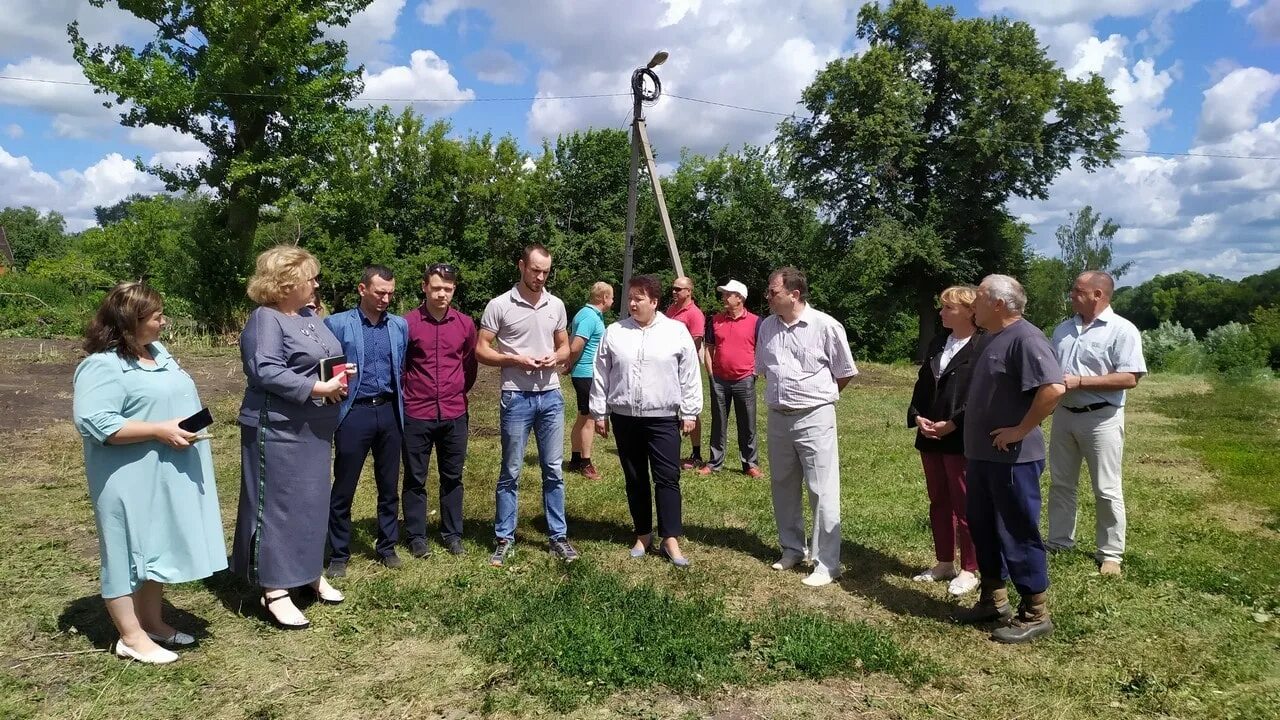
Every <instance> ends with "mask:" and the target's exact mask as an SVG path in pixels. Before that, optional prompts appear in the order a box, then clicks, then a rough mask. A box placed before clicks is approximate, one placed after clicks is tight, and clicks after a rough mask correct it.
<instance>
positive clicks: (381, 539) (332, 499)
mask: <svg viewBox="0 0 1280 720" xmlns="http://www.w3.org/2000/svg"><path fill="white" fill-rule="evenodd" d="M397 412H398V411H397V409H396V403H395V402H388V403H383V404H382V405H378V406H377V407H374V406H372V405H356V404H353V405H352V406H351V410H350V411H349V412H347V416H346V417H345V418H343V420H342V425H341V426H339V427H338V431H337V432H336V433H334V436H333V449H334V456H333V488H332V489H331V490H330V492H329V548H330V549H331V552H332V554H331V555H330V559H332V560H346V559H348V558H350V557H351V501H352V500H353V499H354V498H355V496H356V484H357V483H358V482H359V481H360V472H361V471H362V470H363V469H364V460H365V458H366V457H368V455H369V452H370V451H373V479H374V482H375V483H376V484H377V487H378V544H377V545H376V546H375V548H374V549H375V551H376V552H377V553H378V555H379V556H385V555H390V554H391V553H393V552H395V547H396V541H397V540H399V539H400V527H399V524H398V520H397V516H398V515H399V509H400V507H399V506H400V495H399V488H398V487H397V485H396V481H397V480H398V479H399V476H400V447H401V443H402V439H403V438H402V436H401V433H400V419H399V418H398V417H397Z"/></svg>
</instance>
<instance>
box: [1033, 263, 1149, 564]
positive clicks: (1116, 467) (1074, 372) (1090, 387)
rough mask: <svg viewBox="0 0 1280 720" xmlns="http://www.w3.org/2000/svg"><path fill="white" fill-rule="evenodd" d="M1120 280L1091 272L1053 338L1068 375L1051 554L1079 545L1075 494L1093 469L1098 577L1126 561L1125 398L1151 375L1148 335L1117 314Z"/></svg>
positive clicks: (1055, 444)
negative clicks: (1114, 298)
mask: <svg viewBox="0 0 1280 720" xmlns="http://www.w3.org/2000/svg"><path fill="white" fill-rule="evenodd" d="M1114 291H1115V281H1114V280H1113V279H1112V278H1111V275H1109V274H1107V273H1105V272H1101V271H1097V270H1090V271H1089V272H1086V273H1082V274H1081V275H1080V277H1078V278H1076V282H1075V284H1074V285H1073V286H1072V287H1071V309H1072V310H1074V311H1075V315H1073V316H1072V317H1069V318H1067V319H1066V320H1064V321H1063V322H1062V324H1061V325H1058V327H1057V328H1056V329H1055V330H1054V331H1053V348H1054V350H1055V351H1056V352H1057V354H1058V363H1059V364H1061V365H1062V369H1063V370H1064V371H1065V372H1066V384H1067V394H1066V395H1064V396H1063V397H1062V402H1061V403H1060V404H1059V405H1058V409H1057V410H1056V411H1054V413H1053V434H1052V435H1050V437H1049V477H1050V479H1051V480H1050V484H1049V541H1048V542H1047V543H1046V544H1047V545H1048V547H1049V549H1050V550H1060V549H1065V548H1070V547H1074V546H1075V544H1076V492H1077V489H1078V488H1079V485H1080V461H1081V460H1084V461H1085V462H1086V463H1087V464H1088V465H1089V477H1090V478H1092V479H1093V495H1094V498H1095V499H1096V500H1097V504H1096V507H1097V526H1096V527H1097V543H1098V552H1097V555H1096V557H1095V560H1096V561H1097V563H1098V572H1100V573H1101V574H1103V575H1119V574H1120V560H1121V558H1122V557H1123V556H1124V533H1125V511H1124V492H1123V490H1122V488H1121V484H1120V464H1121V461H1122V460H1123V459H1124V401H1125V391H1126V390H1128V389H1130V388H1134V387H1137V385H1138V379H1139V378H1141V377H1142V376H1143V375H1144V374H1146V372H1147V363H1146V361H1145V360H1143V358H1142V335H1141V334H1140V333H1139V332H1138V328H1136V327H1134V325H1133V323H1131V322H1129V321H1128V320H1125V319H1124V318H1122V317H1120V316H1119V315H1117V314H1116V312H1115V311H1114V310H1112V309H1111V293H1112V292H1114Z"/></svg>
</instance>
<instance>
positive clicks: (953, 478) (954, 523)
mask: <svg viewBox="0 0 1280 720" xmlns="http://www.w3.org/2000/svg"><path fill="white" fill-rule="evenodd" d="M920 461H921V463H922V464H923V465H924V482H925V487H926V488H927V489H928V491H929V526H930V527H931V528H932V529H933V549H934V552H935V554H936V557H937V558H938V562H955V559H956V550H957V549H958V550H959V551H960V568H961V569H962V570H968V571H969V572H976V571H977V569H978V558H977V556H976V555H975V553H974V549H973V539H972V538H971V537H970V536H969V520H968V518H967V517H966V515H965V484H964V473H965V466H966V463H967V461H966V460H965V458H964V456H963V455H955V454H951V453H935V452H922V453H920Z"/></svg>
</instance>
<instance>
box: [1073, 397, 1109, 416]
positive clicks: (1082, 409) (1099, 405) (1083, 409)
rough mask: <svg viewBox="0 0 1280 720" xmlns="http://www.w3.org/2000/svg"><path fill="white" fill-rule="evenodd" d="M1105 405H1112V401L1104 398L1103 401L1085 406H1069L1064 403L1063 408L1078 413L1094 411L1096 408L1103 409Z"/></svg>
mask: <svg viewBox="0 0 1280 720" xmlns="http://www.w3.org/2000/svg"><path fill="white" fill-rule="evenodd" d="M1104 407H1111V403H1109V402H1107V401H1105V400H1104V401H1102V402H1096V403H1094V404H1092V405H1085V406H1084V407H1068V406H1066V405H1063V406H1062V409H1063V410H1066V411H1067V412H1073V413H1076V414H1077V415H1078V414H1080V413H1087V412H1093V411H1094V410H1101V409H1102V408H1104Z"/></svg>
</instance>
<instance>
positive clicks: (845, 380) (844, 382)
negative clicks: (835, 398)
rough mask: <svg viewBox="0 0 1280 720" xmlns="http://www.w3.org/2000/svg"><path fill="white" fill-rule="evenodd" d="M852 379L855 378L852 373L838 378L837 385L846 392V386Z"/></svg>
mask: <svg viewBox="0 0 1280 720" xmlns="http://www.w3.org/2000/svg"><path fill="white" fill-rule="evenodd" d="M852 379H853V376H852V375H850V376H849V377H842V378H836V387H837V388H839V389H840V391H841V392H844V387H845V386H846V385H848V384H849V381H850V380H852Z"/></svg>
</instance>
